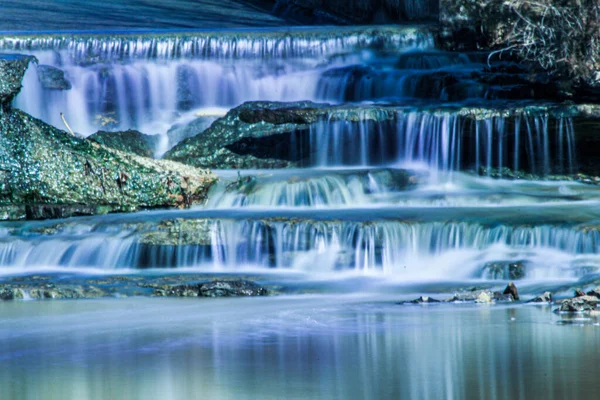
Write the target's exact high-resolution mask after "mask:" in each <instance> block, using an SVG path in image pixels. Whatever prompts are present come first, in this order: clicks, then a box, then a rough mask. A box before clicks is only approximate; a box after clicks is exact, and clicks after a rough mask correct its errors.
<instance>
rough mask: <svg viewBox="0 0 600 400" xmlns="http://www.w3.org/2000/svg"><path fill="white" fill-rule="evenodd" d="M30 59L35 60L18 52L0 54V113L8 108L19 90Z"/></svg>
mask: <svg viewBox="0 0 600 400" xmlns="http://www.w3.org/2000/svg"><path fill="white" fill-rule="evenodd" d="M32 61H37V60H36V58H35V57H32V56H26V55H20V54H0V113H2V111H3V110H7V109H8V108H10V103H11V102H12V100H13V99H14V98H15V96H16V95H17V94H19V92H20V91H21V81H22V80H23V76H24V75H25V71H27V67H29V63H30V62H32Z"/></svg>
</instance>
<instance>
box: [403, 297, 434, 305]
mask: <svg viewBox="0 0 600 400" xmlns="http://www.w3.org/2000/svg"><path fill="white" fill-rule="evenodd" d="M407 303H410V304H433V303H441V302H440V301H439V300H436V299H434V298H432V297H429V296H420V297H419V298H417V299H414V300H411V301H409V302H407Z"/></svg>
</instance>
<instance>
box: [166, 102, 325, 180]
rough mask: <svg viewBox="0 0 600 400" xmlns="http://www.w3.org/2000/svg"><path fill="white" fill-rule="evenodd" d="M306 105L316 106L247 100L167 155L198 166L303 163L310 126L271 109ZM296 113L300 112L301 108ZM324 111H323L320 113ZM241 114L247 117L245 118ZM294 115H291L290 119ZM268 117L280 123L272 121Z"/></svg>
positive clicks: (308, 107) (271, 166) (306, 103)
mask: <svg viewBox="0 0 600 400" xmlns="http://www.w3.org/2000/svg"><path fill="white" fill-rule="evenodd" d="M303 108H306V109H311V110H313V109H316V108H317V107H316V105H315V104H314V103H310V102H301V103H271V102H251V103H245V104H243V105H241V106H240V107H237V108H235V109H233V110H231V111H230V112H229V113H227V115H226V116H224V117H223V118H219V119H218V120H216V121H215V122H214V123H213V124H212V125H211V126H210V127H209V128H208V129H206V130H205V131H203V132H202V133H200V134H198V135H196V136H194V137H191V138H188V139H186V140H183V141H182V142H180V143H178V144H177V145H176V146H175V147H173V148H172V149H171V150H169V151H168V152H167V153H166V154H165V155H164V158H165V159H168V160H173V161H179V162H183V163H185V164H189V165H192V166H196V167H200V166H209V165H210V166H211V167H213V168H219V169H252V168H286V167H294V166H298V165H299V164H302V163H301V162H299V161H300V160H301V159H303V158H306V157H308V156H309V153H308V151H306V149H304V147H306V146H307V145H308V136H307V137H305V138H304V136H306V135H307V133H308V128H309V126H308V125H307V124H297V123H293V122H289V123H283V121H286V118H288V117H285V116H283V114H284V112H283V111H281V112H278V113H277V112H275V111H273V112H274V113H275V114H277V116H275V115H274V114H271V111H272V110H277V109H285V110H290V109H303ZM294 113H297V114H300V111H294ZM324 113H325V111H322V112H321V114H319V115H323V114H324ZM242 115H244V119H245V120H242V118H241V116H242ZM294 118H295V117H289V119H287V121H291V120H294ZM307 118H308V117H307ZM312 118H317V116H313V117H312ZM263 119H264V120H263ZM266 120H268V121H274V122H280V123H277V124H275V123H270V122H267V121H266ZM245 121H250V122H245ZM303 138H304V139H303ZM294 143H296V144H294ZM298 146H300V147H298Z"/></svg>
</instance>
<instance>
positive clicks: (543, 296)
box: [528, 292, 552, 303]
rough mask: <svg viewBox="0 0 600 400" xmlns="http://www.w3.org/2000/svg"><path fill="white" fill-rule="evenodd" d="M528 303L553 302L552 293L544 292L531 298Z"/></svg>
mask: <svg viewBox="0 0 600 400" xmlns="http://www.w3.org/2000/svg"><path fill="white" fill-rule="evenodd" d="M528 303H552V293H550V292H544V293H543V294H541V295H539V296H536V297H534V298H533V299H531V300H529V301H528Z"/></svg>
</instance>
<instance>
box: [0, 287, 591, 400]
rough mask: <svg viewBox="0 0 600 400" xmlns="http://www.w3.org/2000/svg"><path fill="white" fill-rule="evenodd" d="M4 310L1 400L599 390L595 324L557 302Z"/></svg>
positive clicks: (557, 394) (348, 300) (524, 394)
mask: <svg viewBox="0 0 600 400" xmlns="http://www.w3.org/2000/svg"><path fill="white" fill-rule="evenodd" d="M0 307H1V308H0V309H1V310H2V322H3V323H2V328H1V329H0V337H1V338H2V341H1V343H2V345H1V347H2V361H3V365H4V368H2V372H1V373H0V382H1V383H2V384H1V385H0V394H1V395H2V397H3V398H11V399H15V400H20V399H28V398H39V397H44V398H45V399H63V398H78V399H103V398H114V399H142V398H147V397H148V396H150V397H160V398H165V399H175V398H182V397H190V398H193V397H196V396H197V394H198V393H202V394H203V396H208V397H211V398H219V399H229V398H231V399H233V398H236V399H254V398H257V397H261V398H266V399H271V398H272V399H276V398H281V397H286V398H291V399H301V398H324V399H341V398H344V399H371V398H373V397H377V398H414V399H439V398H486V399H528V398H538V397H543V398H551V399H562V398H575V397H589V396H593V395H594V393H596V392H597V390H598V383H597V379H596V376H595V373H594V371H595V368H594V366H595V365H596V364H597V363H598V353H599V352H598V350H599V349H598V342H597V332H596V331H597V326H596V325H595V324H597V321H594V320H590V319H579V320H577V319H576V320H562V319H561V317H559V316H556V315H553V314H552V312H551V311H550V309H549V308H548V307H541V308H540V307H536V306H529V307H519V308H510V307H502V306H497V307H489V306H463V307H459V308H456V307H452V306H437V307H436V306H433V307H414V306H398V305H395V304H393V302H390V301H389V299H386V298H385V297H379V298H377V297H362V298H356V297H347V296H336V297H332V296H315V297H303V298H297V297H291V298H287V299H281V298H279V299H240V300H235V299H234V300H227V299H218V300H207V301H197V300H190V301H185V300H179V301H177V300H175V301H174V300H168V299H166V300H165V299H161V300H141V299H124V300H101V301H87V302H77V301H75V302H44V303H5V304H0ZM564 322H566V323H569V322H574V323H575V325H559V324H560V323H564ZM57 382H61V384H60V385H57V384H56V383H57Z"/></svg>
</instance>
